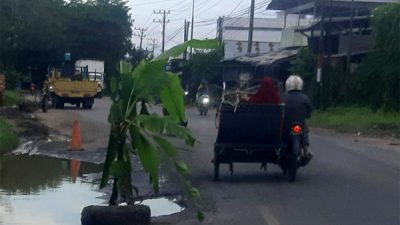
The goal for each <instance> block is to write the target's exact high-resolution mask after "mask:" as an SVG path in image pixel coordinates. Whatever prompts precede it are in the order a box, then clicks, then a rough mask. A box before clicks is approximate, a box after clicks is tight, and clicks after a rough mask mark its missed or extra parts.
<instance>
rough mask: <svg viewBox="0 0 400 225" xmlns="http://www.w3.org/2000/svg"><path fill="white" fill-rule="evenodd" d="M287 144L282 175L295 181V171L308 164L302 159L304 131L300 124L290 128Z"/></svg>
mask: <svg viewBox="0 0 400 225" xmlns="http://www.w3.org/2000/svg"><path fill="white" fill-rule="evenodd" d="M289 136H290V137H289V143H288V148H287V151H288V152H287V154H286V156H287V161H286V163H287V164H286V168H284V169H283V170H284V173H286V172H287V175H288V180H289V181H295V180H296V175H297V169H298V168H299V167H300V166H305V165H306V164H307V163H308V162H306V161H305V158H304V157H302V155H303V154H302V150H303V149H302V146H303V138H304V131H303V126H302V124H300V123H293V124H292V126H291V128H290V134H289Z"/></svg>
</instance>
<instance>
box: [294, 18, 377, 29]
mask: <svg viewBox="0 0 400 225" xmlns="http://www.w3.org/2000/svg"><path fill="white" fill-rule="evenodd" d="M370 18H371V17H370V16H358V17H354V18H353V27H358V26H368V25H369V21H370ZM349 21H350V17H334V18H325V19H324V29H327V27H333V28H336V29H343V27H345V28H347V27H349V26H350V22H349ZM320 29H321V21H317V22H315V23H313V24H310V25H307V26H301V27H297V28H295V31H297V32H302V33H304V32H309V31H311V30H314V31H315V30H320Z"/></svg>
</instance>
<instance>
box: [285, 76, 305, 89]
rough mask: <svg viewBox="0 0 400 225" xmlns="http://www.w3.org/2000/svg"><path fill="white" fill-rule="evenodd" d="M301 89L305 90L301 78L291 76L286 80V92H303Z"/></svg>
mask: <svg viewBox="0 0 400 225" xmlns="http://www.w3.org/2000/svg"><path fill="white" fill-rule="evenodd" d="M301 89H303V80H302V79H301V78H300V77H299V76H297V75H291V76H290V77H289V78H288V79H287V80H286V91H293V90H298V91H301Z"/></svg>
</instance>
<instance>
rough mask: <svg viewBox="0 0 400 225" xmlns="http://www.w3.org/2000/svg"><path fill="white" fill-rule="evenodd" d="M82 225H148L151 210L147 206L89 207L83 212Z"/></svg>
mask: <svg viewBox="0 0 400 225" xmlns="http://www.w3.org/2000/svg"><path fill="white" fill-rule="evenodd" d="M81 223H82V225H115V224H118V225H134V224H137V225H147V224H150V208H149V207H148V206H146V205H130V206H87V207H85V208H84V209H83V210H82V217H81Z"/></svg>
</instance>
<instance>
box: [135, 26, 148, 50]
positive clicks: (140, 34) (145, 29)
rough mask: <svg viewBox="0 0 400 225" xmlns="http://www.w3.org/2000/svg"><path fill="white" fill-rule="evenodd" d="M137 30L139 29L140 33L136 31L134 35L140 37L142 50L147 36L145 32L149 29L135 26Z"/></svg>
mask: <svg viewBox="0 0 400 225" xmlns="http://www.w3.org/2000/svg"><path fill="white" fill-rule="evenodd" d="M135 30H137V31H139V33H135V34H133V36H136V37H139V38H140V44H139V50H140V51H142V43H143V38H145V37H146V35H145V34H144V33H145V32H146V31H147V28H140V27H135Z"/></svg>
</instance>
